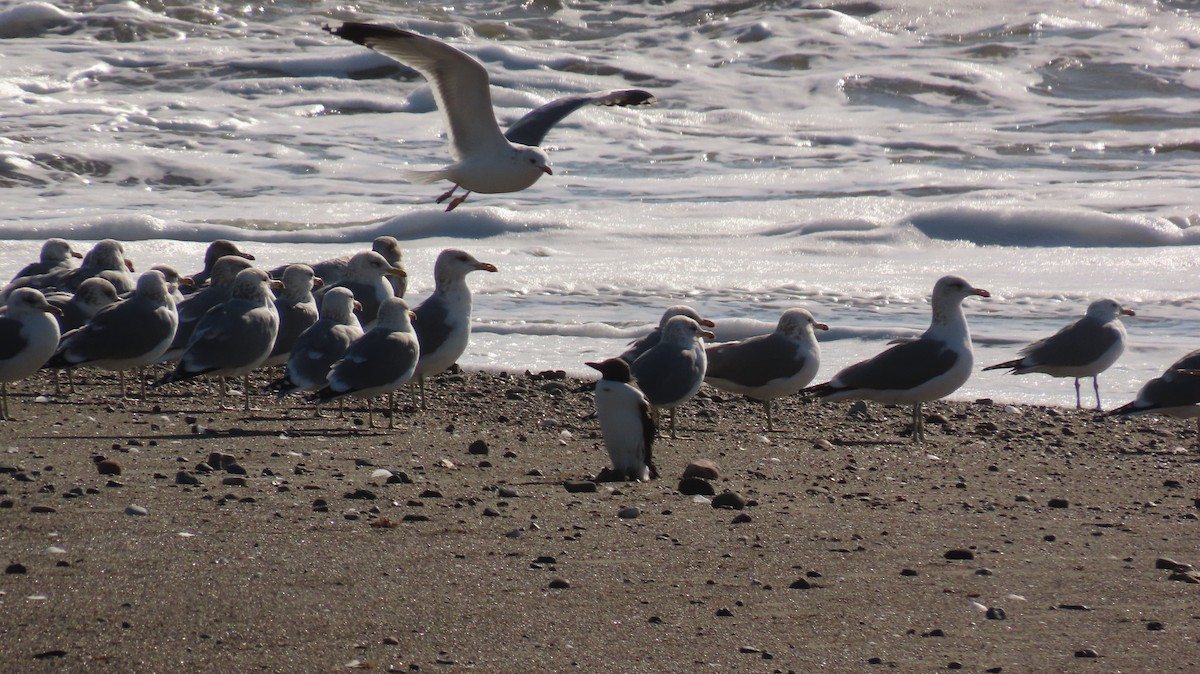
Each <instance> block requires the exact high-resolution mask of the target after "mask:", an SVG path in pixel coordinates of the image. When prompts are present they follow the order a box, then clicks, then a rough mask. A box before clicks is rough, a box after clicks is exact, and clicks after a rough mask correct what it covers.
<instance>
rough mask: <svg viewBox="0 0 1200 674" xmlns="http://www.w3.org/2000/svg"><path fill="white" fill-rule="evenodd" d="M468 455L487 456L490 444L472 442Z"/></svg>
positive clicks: (477, 441) (478, 441) (481, 441)
mask: <svg viewBox="0 0 1200 674" xmlns="http://www.w3.org/2000/svg"><path fill="white" fill-rule="evenodd" d="M467 453H469V454H474V455H476V456H485V455H487V453H488V443H487V442H485V441H484V440H476V441H475V442H472V443H471V445H470V446H469V447H467Z"/></svg>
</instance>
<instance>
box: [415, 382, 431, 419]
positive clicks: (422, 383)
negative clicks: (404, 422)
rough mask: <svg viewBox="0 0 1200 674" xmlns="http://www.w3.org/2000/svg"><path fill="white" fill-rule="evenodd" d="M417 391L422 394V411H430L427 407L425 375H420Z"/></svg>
mask: <svg viewBox="0 0 1200 674" xmlns="http://www.w3.org/2000/svg"><path fill="white" fill-rule="evenodd" d="M417 389H418V390H419V391H420V393H421V411H422V412H424V411H425V410H427V409H429V408H428V407H427V406H426V405H425V375H420V376H418V377H417Z"/></svg>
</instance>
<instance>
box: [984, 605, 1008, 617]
mask: <svg viewBox="0 0 1200 674" xmlns="http://www.w3.org/2000/svg"><path fill="white" fill-rule="evenodd" d="M1007 618H1008V614H1007V613H1005V612H1004V609H1002V608H997V607H995V606H990V607H988V610H987V619H988V620H1005V619H1007Z"/></svg>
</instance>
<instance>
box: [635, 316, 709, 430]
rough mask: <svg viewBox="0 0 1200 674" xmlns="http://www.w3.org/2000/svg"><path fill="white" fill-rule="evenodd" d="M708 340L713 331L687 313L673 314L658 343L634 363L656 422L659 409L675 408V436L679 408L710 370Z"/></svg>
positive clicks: (640, 386)
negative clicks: (707, 352) (676, 414)
mask: <svg viewBox="0 0 1200 674" xmlns="http://www.w3.org/2000/svg"><path fill="white" fill-rule="evenodd" d="M705 339H713V333H711V332H709V331H708V330H705V329H704V328H702V327H700V324H699V323H697V322H696V321H693V320H692V319H690V318H688V317H687V316H675V317H672V318H671V320H669V321H667V325H666V327H664V328H663V331H662V339H661V340H660V341H659V342H658V344H655V345H654V348H652V349H650V350H649V351H647V352H646V353H643V354H642V355H641V356H639V357H638V359H637V360H635V361H633V363H632V364H631V365H630V370H631V371H632V372H633V376H634V378H635V379H637V385H638V388H640V389H642V392H643V393H645V394H646V399H647V400H649V401H650V405H651V406H652V410H653V413H654V415H655V417H656V418H655V421H656V422H657V415H658V412H659V410H663V409H666V410H670V411H671V437H672V438H675V437H676V435H675V408H677V407H679V406H680V405H682V404H683V403H685V402H687V401H688V400H690V399H691V398H692V396H694V395H696V391H699V390H700V385H701V384H703V383H704V372H705V370H707V369H708V357H707V356H706V355H705V353H704V341H703V340H705ZM656 425H657V424H656Z"/></svg>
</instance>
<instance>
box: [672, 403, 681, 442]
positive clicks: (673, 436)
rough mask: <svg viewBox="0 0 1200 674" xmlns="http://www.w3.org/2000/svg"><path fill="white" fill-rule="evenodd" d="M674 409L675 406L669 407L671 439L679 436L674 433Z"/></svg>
mask: <svg viewBox="0 0 1200 674" xmlns="http://www.w3.org/2000/svg"><path fill="white" fill-rule="evenodd" d="M675 409H676V408H674V407H672V408H671V439H672V440H677V439H678V438H679V436H677V435H675Z"/></svg>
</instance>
